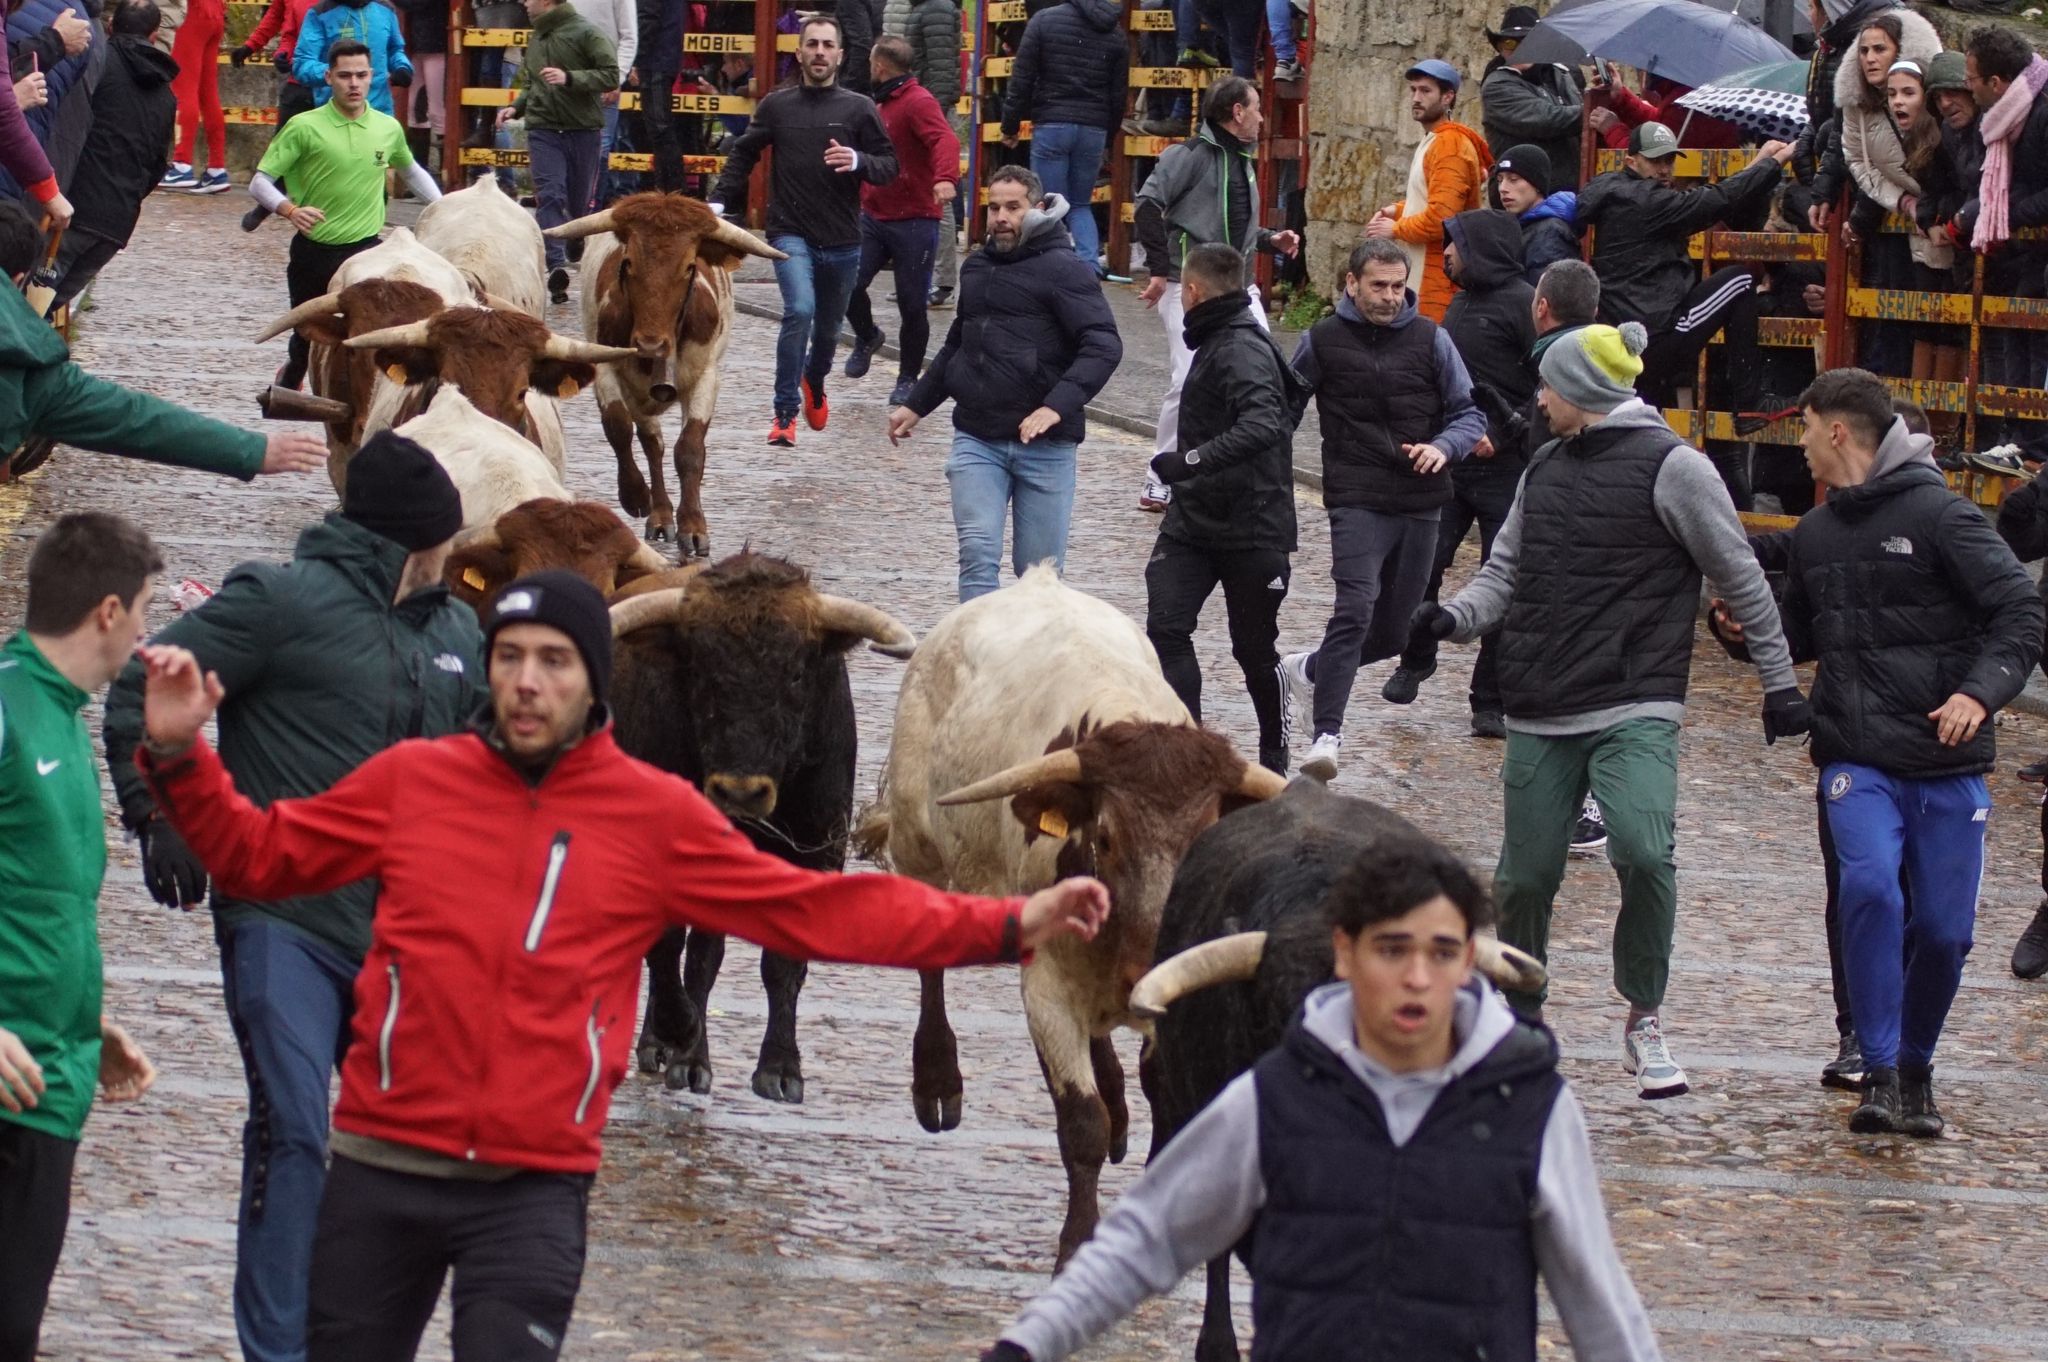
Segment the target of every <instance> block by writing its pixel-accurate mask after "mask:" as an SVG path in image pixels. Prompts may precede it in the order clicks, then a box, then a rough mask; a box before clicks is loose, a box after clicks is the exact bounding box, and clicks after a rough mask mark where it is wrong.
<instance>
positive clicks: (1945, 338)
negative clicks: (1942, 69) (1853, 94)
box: [1868, 59, 1969, 433]
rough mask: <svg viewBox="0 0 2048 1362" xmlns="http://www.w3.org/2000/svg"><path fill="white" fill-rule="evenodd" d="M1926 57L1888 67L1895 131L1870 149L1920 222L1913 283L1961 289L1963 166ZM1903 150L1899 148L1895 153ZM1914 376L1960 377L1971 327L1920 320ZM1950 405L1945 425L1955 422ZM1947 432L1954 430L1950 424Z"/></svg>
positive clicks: (1934, 289) (1912, 239) (1899, 208)
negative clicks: (1932, 93) (1947, 144)
mask: <svg viewBox="0 0 2048 1362" xmlns="http://www.w3.org/2000/svg"><path fill="white" fill-rule="evenodd" d="M1925 81H1926V77H1925V74H1924V72H1923V71H1922V69H1921V66H1920V63H1918V62H1916V61H1911V60H1905V59H1902V60H1900V61H1897V62H1894V63H1893V64H1892V68H1891V70H1890V71H1888V72H1887V73H1886V74H1885V102H1886V103H1887V104H1888V105H1889V106H1890V109H1891V122H1892V127H1893V128H1894V129H1895V136H1893V137H1892V138H1891V140H1890V141H1888V142H1885V141H1878V142H1875V143H1873V144H1872V145H1871V146H1870V147H1869V149H1868V154H1869V156H1870V163H1871V165H1872V166H1873V167H1874V168H1875V169H1876V170H1877V171H1878V173H1879V174H1880V175H1882V176H1883V178H1884V180H1885V183H1886V185H1887V187H1894V188H1897V189H1898V190H1899V191H1900V193H1899V201H1898V203H1897V205H1896V206H1895V207H1894V209H1893V211H1894V212H1896V213H1898V214H1900V215H1901V216H1903V217H1904V218H1905V219H1906V220H1907V221H1908V222H1909V223H1911V224H1912V230H1911V231H1910V232H1909V233H1908V234H1907V236H1906V245H1907V249H1908V250H1909V251H1910V252H1911V253H1912V268H1911V271H1910V273H1909V275H1908V278H1909V280H1910V283H1909V287H1911V288H1913V289H1915V290H1917V291H1919V292H1922V293H1954V292H1956V291H1957V285H1958V277H1957V273H1956V252H1955V245H1954V243H1953V242H1951V241H1950V240H1949V233H1948V221H1949V219H1950V218H1952V217H1954V216H1955V213H1956V210H1957V209H1958V208H1960V207H1961V206H1962V195H1961V190H1960V187H1959V186H1958V184H1957V182H1956V175H1955V168H1954V167H1953V166H1952V165H1951V164H1950V163H1949V159H1948V152H1947V151H1946V150H1945V149H1944V148H1943V146H1942V140H1941V120H1940V118H1939V117H1938V116H1937V115H1936V114H1935V112H1934V109H1933V108H1932V107H1931V106H1930V105H1929V103H1928V100H1927V88H1926V84H1925ZM1895 152H1896V154H1894V153H1895ZM1913 330H1914V332H1915V334H1914V338H1913V351H1912V377H1914V378H1916V379H1928V378H1931V379H1938V380H1940V381H1942V382H1945V383H1957V382H1961V381H1962V379H1963V374H1964V370H1965V369H1966V368H1967V367H1968V359H1969V335H1968V332H1966V331H1964V330H1962V329H1961V328H1958V327H1953V326H1942V325H1939V324H1937V323H1927V324H1924V325H1919V326H1916V327H1914V328H1913ZM1953 415H1954V413H1949V412H1944V413H1942V416H1943V417H1944V422H1943V424H1944V426H1945V427H1953V425H1954V422H1953V421H1951V420H1948V419H1947V418H1949V417H1951V416H1953ZM1944 433H1946V431H1945V432H1944Z"/></svg>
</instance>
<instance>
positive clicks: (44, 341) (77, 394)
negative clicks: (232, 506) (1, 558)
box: [0, 288, 263, 482]
mask: <svg viewBox="0 0 2048 1362" xmlns="http://www.w3.org/2000/svg"><path fill="white" fill-rule="evenodd" d="M36 432H40V433H41V434H44V435H48V436H50V437H51V438H52V439H56V440H60V441H62V442H63V443H65V444H68V445H77V446H78V447H79V448H81V449H97V450H99V451H101V452H102V453H106V454H122V455H126V456H127V457H129V458H132V459H148V460H150V461H152V462H154V463H167V464H174V465H176V466H178V467H180V468H196V469H199V470H200V471H202V472H206V473H225V474H227V475H228V476H229V477H235V478H241V479H242V480H243V481H245V482H246V481H248V480H249V479H250V478H253V477H255V476H256V474H257V472H258V471H259V470H261V468H262V467H263V437H262V436H261V435H258V434H256V433H255V432H254V431H248V430H241V429H238V428H237V427H234V426H230V425H224V424H222V423H221V422H219V421H215V420H212V419H210V418H208V417H204V416H201V415H199V414H198V413H197V412H191V411H187V410H185V408H183V407H180V406H177V405H175V404H173V403H170V402H166V401H164V400H163V399H161V398H157V397H150V396H149V395H147V394H145V393H138V392H133V391H131V390H129V389H127V388H123V387H121V386H120V385H119V384H115V383H108V382H106V381H105V380H104V379H98V378H94V377H93V376H92V375H90V374H88V373H86V372H85V370H83V369H81V368H79V367H78V366H77V365H76V364H73V363H72V362H71V350H70V348H69V347H68V346H66V345H65V344H64V338H63V337H62V336H60V335H58V334H57V332H56V331H55V330H54V329H53V328H52V327H51V326H50V324H49V323H48V322H46V321H44V320H43V319H42V318H41V317H38V316H37V315H36V314H35V311H34V310H33V309H32V308H30V307H29V305H28V302H27V300H26V299H24V298H23V297H22V296H21V295H20V294H19V293H17V292H15V291H14V290H13V289H11V288H5V289H0V452H4V451H6V450H11V449H16V448H19V447H20V445H21V442H22V441H23V440H26V439H27V438H28V437H29V435H30V434H31V433H36Z"/></svg>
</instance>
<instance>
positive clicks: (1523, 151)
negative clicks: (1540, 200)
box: [1493, 142, 1550, 194]
mask: <svg viewBox="0 0 2048 1362" xmlns="http://www.w3.org/2000/svg"><path fill="white" fill-rule="evenodd" d="M1503 171H1505V172H1506V173H1508V174H1510V175H1513V176H1514V177H1515V178H1517V179H1521V180H1527V181H1528V182H1529V186H1530V188H1532V189H1534V190H1535V191H1536V192H1537V193H1538V194H1548V193H1549V192H1550V155H1549V153H1547V152H1545V151H1544V150H1543V148H1542V147H1539V146H1537V145H1536V144H1535V143H1533V142H1522V143H1518V144H1517V145H1515V146H1512V147H1509V148H1508V149H1507V150H1506V151H1504V152H1502V153H1501V154H1500V159H1499V160H1498V161H1495V162H1494V163H1493V173H1494V174H1496V175H1498V174H1500V173H1502V172H1503Z"/></svg>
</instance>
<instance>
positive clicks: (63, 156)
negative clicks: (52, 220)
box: [0, 0, 107, 199]
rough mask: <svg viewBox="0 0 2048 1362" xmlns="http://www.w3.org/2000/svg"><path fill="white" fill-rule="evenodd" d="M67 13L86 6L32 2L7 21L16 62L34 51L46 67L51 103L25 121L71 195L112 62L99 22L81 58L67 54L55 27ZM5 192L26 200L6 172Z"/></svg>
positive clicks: (74, 0)
mask: <svg viewBox="0 0 2048 1362" xmlns="http://www.w3.org/2000/svg"><path fill="white" fill-rule="evenodd" d="M67 9H68V10H71V11H72V12H74V13H81V12H83V9H84V7H83V6H82V5H81V4H79V3H78V0H28V3H27V4H25V5H23V6H22V7H21V8H20V9H19V10H16V11H15V12H14V13H13V14H11V15H9V16H8V18H7V48H8V53H9V56H10V57H11V58H12V57H15V56H19V57H20V59H21V60H22V61H23V62H24V63H26V59H27V54H28V53H30V52H33V53H35V54H36V57H37V59H38V61H39V63H40V65H41V68H42V71H43V76H44V79H45V81H46V88H47V90H48V92H49V96H50V98H49V102H48V103H47V104H45V105H43V106H42V107H41V108H39V109H31V110H29V111H28V112H27V113H25V114H23V115H22V117H24V118H26V119H27V120H28V126H29V131H31V132H33V133H34V134H35V136H36V141H38V142H40V143H42V146H43V152H44V154H45V155H46V156H48V157H49V158H50V168H51V169H52V170H54V171H56V173H57V184H58V186H59V187H60V188H62V189H63V190H64V191H65V192H66V193H69V192H70V190H71V177H72V175H73V174H74V173H76V171H77V169H78V159H79V156H80V154H81V153H82V152H83V151H84V150H85V137H86V133H87V132H88V131H90V129H91V127H92V108H91V104H92V87H93V85H94V84H95V83H96V82H97V81H98V78H99V73H100V69H101V67H102V66H104V65H105V63H106V59H107V35H106V30H105V29H103V28H102V27H101V26H100V25H99V24H97V23H95V24H94V25H93V26H92V40H91V42H90V44H89V45H88V46H87V47H86V49H85V51H83V52H81V53H79V54H78V55H77V56H75V57H67V56H64V55H63V53H64V45H63V43H62V42H60V41H58V39H57V37H56V35H55V34H54V33H50V32H49V29H50V25H51V24H53V23H55V22H56V20H57V17H58V16H59V15H61V14H63V13H64V11H66V10H67ZM46 34H47V36H43V35H46ZM74 90H75V91H77V92H78V98H77V99H75V100H73V99H71V98H70V95H71V94H72V92H73V91H74ZM0 193H4V194H5V195H6V196H8V197H10V198H17V199H18V198H21V197H22V192H21V188H20V186H18V185H16V184H15V183H14V181H13V180H12V179H11V178H9V177H8V175H7V174H6V172H4V171H0Z"/></svg>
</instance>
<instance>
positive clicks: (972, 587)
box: [946, 430, 1077, 601]
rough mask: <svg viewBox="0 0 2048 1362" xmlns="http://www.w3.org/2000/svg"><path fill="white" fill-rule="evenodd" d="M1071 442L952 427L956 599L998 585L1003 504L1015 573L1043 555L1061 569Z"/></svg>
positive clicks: (949, 463) (1070, 493)
mask: <svg viewBox="0 0 2048 1362" xmlns="http://www.w3.org/2000/svg"><path fill="white" fill-rule="evenodd" d="M1076 447H1077V446H1075V445H1074V444H1072V443H1069V442H1067V441H1063V440H1055V439H1052V438H1050V437H1049V436H1045V435H1041V436H1039V437H1038V438H1037V439H1036V440H1033V441H1032V442H1031V443H1030V444H1028V445H1027V444H1025V443H1024V442H1023V441H1022V440H983V439H980V438H979V437H977V436H973V435H969V434H967V433H966V432H964V431H959V430H956V431H954V432H953V452H952V454H951V455H950V456H949V457H948V458H947V460H946V482H947V483H948V484H949V485H950V486H951V487H952V489H953V530H954V532H955V533H956V534H957V535H958V536H959V538H960V599H961V600H962V601H971V600H973V599H974V598H975V597H976V596H986V595H987V594H988V593H989V592H991V591H994V590H995V589H996V587H997V585H998V580H997V579H998V577H999V576H1000V564H1001V563H1002V558H1003V513H1004V512H1005V511H1008V512H1009V513H1010V515H1011V516H1012V518H1013V520H1014V531H1013V533H1012V536H1011V542H1010V570H1011V571H1012V572H1014V573H1015V574H1016V575H1017V576H1019V577H1021V576H1023V575H1024V572H1025V569H1027V568H1029V567H1031V566H1033V565H1034V564H1037V563H1042V562H1044V561H1045V560H1046V559H1048V558H1050V559H1052V561H1053V566H1054V567H1055V568H1059V569H1062V570H1064V569H1065V567H1066V564H1067V522H1068V521H1069V520H1071V519H1072V518H1073V514H1074V451H1075V449H1076Z"/></svg>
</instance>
